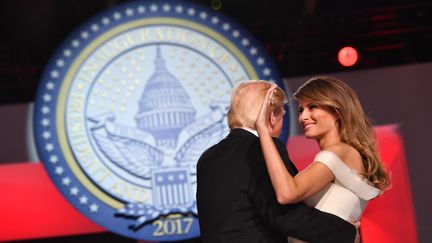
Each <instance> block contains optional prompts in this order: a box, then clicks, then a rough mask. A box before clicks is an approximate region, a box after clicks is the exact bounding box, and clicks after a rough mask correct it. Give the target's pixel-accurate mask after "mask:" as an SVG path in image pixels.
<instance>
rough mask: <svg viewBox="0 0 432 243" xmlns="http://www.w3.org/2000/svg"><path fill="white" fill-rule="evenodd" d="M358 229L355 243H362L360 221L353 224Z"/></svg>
mask: <svg viewBox="0 0 432 243" xmlns="http://www.w3.org/2000/svg"><path fill="white" fill-rule="evenodd" d="M352 224H353V225H354V226H355V227H356V237H355V239H354V243H360V231H359V228H360V221H357V222H354V223H352Z"/></svg>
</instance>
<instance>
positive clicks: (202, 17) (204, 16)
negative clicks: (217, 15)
mask: <svg viewBox="0 0 432 243" xmlns="http://www.w3.org/2000/svg"><path fill="white" fill-rule="evenodd" d="M207 16H208V15H207V13H206V12H201V13H200V18H201V19H207Z"/></svg>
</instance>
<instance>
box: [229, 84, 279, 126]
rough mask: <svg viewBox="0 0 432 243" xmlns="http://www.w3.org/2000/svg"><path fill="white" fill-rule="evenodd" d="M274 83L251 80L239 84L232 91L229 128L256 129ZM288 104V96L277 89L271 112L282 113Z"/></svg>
mask: <svg viewBox="0 0 432 243" xmlns="http://www.w3.org/2000/svg"><path fill="white" fill-rule="evenodd" d="M271 85H272V83H270V82H268V81H264V80H249V81H245V82H241V83H239V84H238V85H237V86H236V87H235V88H234V89H233V91H232V94H231V105H230V109H229V111H228V127H229V128H230V129H233V128H238V127H248V128H252V129H255V121H256V119H257V116H258V113H259V111H260V108H261V105H262V103H263V101H264V97H265V95H266V92H267V90H268V89H269V88H270V87H271ZM285 102H286V94H285V92H284V91H283V90H282V89H281V88H279V87H278V88H277V89H276V92H275V94H274V95H273V102H272V106H271V108H270V109H271V110H272V111H275V112H281V111H282V110H283V106H284V103H285Z"/></svg>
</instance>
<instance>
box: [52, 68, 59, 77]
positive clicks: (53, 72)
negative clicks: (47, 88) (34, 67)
mask: <svg viewBox="0 0 432 243" xmlns="http://www.w3.org/2000/svg"><path fill="white" fill-rule="evenodd" d="M58 76H59V73H58V72H57V70H53V71H51V77H52V78H58Z"/></svg>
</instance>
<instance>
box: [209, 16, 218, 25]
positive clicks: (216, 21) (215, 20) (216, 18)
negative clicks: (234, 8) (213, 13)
mask: <svg viewBox="0 0 432 243" xmlns="http://www.w3.org/2000/svg"><path fill="white" fill-rule="evenodd" d="M211 22H212V23H213V24H218V23H219V18H218V17H213V18H212V19H211Z"/></svg>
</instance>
